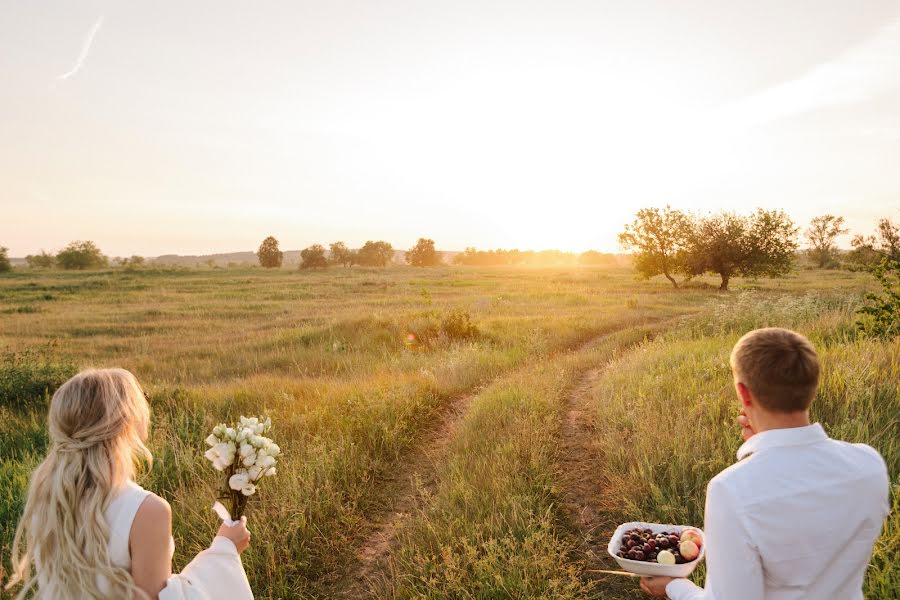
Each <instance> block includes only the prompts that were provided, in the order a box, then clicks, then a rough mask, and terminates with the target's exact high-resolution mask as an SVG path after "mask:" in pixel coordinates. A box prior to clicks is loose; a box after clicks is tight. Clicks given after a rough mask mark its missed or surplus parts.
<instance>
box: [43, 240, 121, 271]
mask: <svg viewBox="0 0 900 600" xmlns="http://www.w3.org/2000/svg"><path fill="white" fill-rule="evenodd" d="M56 263H57V264H58V265H59V266H61V267H62V268H63V269H67V270H78V271H83V270H85V269H102V268H103V267H105V266H107V265H108V264H109V260H108V259H107V258H106V256H104V255H103V253H102V252H100V248H98V247H97V246H96V244H94V242H71V243H70V244H69V245H68V246H66V247H65V248H63V249H62V250H60V251H59V252H58V253H57V254H56Z"/></svg>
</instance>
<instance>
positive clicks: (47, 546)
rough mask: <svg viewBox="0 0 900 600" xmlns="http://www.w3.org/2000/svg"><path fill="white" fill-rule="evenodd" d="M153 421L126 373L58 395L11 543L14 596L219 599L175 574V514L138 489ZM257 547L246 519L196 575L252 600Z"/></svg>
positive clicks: (84, 381) (90, 376)
mask: <svg viewBox="0 0 900 600" xmlns="http://www.w3.org/2000/svg"><path fill="white" fill-rule="evenodd" d="M149 424H150V408H149V406H148V404H147V400H146V398H145V397H144V394H143V392H142V391H141V388H140V385H139V384H138V382H137V380H136V379H135V377H134V375H132V374H131V373H129V372H128V371H126V370H124V369H102V370H87V371H82V372H81V373H79V374H78V375H76V376H74V377H73V378H71V379H70V380H69V381H67V382H66V383H64V384H63V385H62V386H61V387H60V388H59V390H57V392H56V393H55V394H54V395H53V399H52V401H51V402H50V416H49V430H50V449H49V452H48V454H47V457H46V458H45V459H44V461H43V462H42V463H41V464H40V465H39V466H38V467H37V469H35V471H34V473H33V474H32V477H31V483H30V486H29V489H28V498H27V501H26V504H25V511H24V514H23V515H22V519H21V521H20V522H19V527H18V530H17V531H16V537H15V542H14V543H13V549H12V564H13V573H12V577H11V578H10V581H9V583H8V585H7V589H12V588H13V587H15V586H19V585H21V588H22V589H21V590H20V591H19V594H18V596H17V597H18V598H20V599H22V598H25V597H35V598H41V599H45V598H46V599H54V600H68V599H73V600H74V599H76V598H77V599H83V598H97V599H107V598H109V599H113V598H115V599H123V598H124V599H131V598H135V599H146V598H149V599H154V600H155V599H156V598H160V597H166V598H179V597H201V598H202V597H207V596H212V594H211V593H205V592H204V591H203V589H202V588H203V586H204V585H205V583H204V582H203V581H196V579H198V577H196V576H195V577H193V578H190V580H189V579H185V578H181V576H180V575H179V576H175V577H173V576H172V554H173V552H174V549H175V544H174V540H173V539H172V511H171V509H170V507H169V505H168V504H167V503H166V501H165V500H163V499H162V498H160V497H159V496H157V495H155V494H153V493H152V492H149V491H147V490H144V489H143V488H141V487H140V486H138V485H137V484H136V483H134V480H133V479H134V473H135V466H136V464H137V463H139V462H140V461H142V460H143V461H146V462H148V463H149V461H150V460H151V459H152V457H151V455H150V451H149V450H148V449H147V447H146V446H145V445H144V444H145V442H146V441H147V433H148V427H149ZM249 543H250V533H249V532H248V531H247V528H246V522H245V521H242V522H241V523H238V524H237V525H235V526H233V527H229V526H226V525H222V527H220V528H219V532H218V535H217V537H216V538H215V539H214V541H213V545H212V546H211V548H210V550H207V551H205V552H204V553H201V555H204V554H206V555H207V556H198V558H197V559H195V561H194V562H193V563H192V565H194V563H198V564H199V568H196V569H194V571H195V575H197V574H199V575H200V577H199V579H201V580H202V579H203V578H204V577H206V578H208V579H213V580H215V582H218V583H219V584H220V585H222V584H223V582H226V583H228V585H230V586H231V588H230V589H231V591H232V592H238V591H245V592H246V593H242V594H241V593H234V594H229V596H228V597H239V598H242V597H248V596H249V597H252V594H250V588H249V585H247V583H246V575H245V574H244V572H243V567H242V566H241V564H240V558H239V556H238V554H239V553H241V552H243V551H244V550H245V549H246V548H247V546H248V545H249ZM195 566H196V565H195ZM32 567H33V569H32ZM190 568H191V567H190V566H189V569H190ZM32 570H33V572H32ZM187 572H188V569H186V570H185V573H187ZM179 578H181V580H179ZM215 582H214V583H213V585H212V587H213V588H214V589H221V587H219V588H216V583H215ZM167 587H168V588H170V589H169V591H168V592H167V594H161V592H163V591H164V589H166V588H167ZM173 589H174V590H177V593H172V591H171V590H173ZM190 589H194V593H188V592H187V591H188V590H190ZM198 590H199V591H198Z"/></svg>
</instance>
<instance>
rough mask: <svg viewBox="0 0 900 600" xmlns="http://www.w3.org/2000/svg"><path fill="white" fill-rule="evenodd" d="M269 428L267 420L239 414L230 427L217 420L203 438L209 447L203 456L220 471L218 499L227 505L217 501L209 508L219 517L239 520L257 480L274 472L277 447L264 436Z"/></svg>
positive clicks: (270, 421)
mask: <svg viewBox="0 0 900 600" xmlns="http://www.w3.org/2000/svg"><path fill="white" fill-rule="evenodd" d="M271 428H272V420H271V419H268V418H267V419H265V420H263V419H261V418H259V417H249V418H248V417H243V416H242V417H241V419H240V421H239V422H238V424H237V425H236V426H234V427H228V426H227V425H225V424H224V423H219V424H218V425H216V426H215V427H214V428H213V431H212V433H211V434H210V435H209V437H207V438H206V443H207V444H208V445H209V446H210V448H209V450H207V451H206V454H205V455H204V456H206V458H208V459H209V461H210V462H211V463H212V466H213V467H214V468H215V469H216V470H217V471H221V472H222V473H223V474H224V476H223V480H222V487H221V489H220V491H221V494H220V495H219V499H220V500H224V501H225V502H226V503H227V504H228V507H227V508H226V507H224V506H222V505H221V504H220V503H219V502H217V503H216V506H214V507H213V509H214V510H216V512H218V513H219V516H220V517H222V519H223V520H229V519H233V520H235V521H237V520H240V518H241V516H242V515H243V514H244V509H245V508H246V506H247V501H248V500H250V496H252V495H253V494H255V493H256V486H257V484H258V483H259V481H260V480H261V479H262V478H263V477H271V476H273V475H275V464H276V463H277V462H278V461H277V460H276V459H277V458H278V456H279V455H280V454H281V448H279V447H278V444H276V443H275V442H273V441H272V440H271V439H269V438H267V437H265V435H264V434H266V433H268V432H269V430H270V429H271ZM223 510H224V511H227V514H224V515H223V514H222V511H223Z"/></svg>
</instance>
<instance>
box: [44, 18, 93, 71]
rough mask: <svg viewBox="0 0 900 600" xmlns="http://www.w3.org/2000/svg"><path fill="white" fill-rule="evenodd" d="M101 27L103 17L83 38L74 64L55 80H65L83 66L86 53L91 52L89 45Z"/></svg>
mask: <svg viewBox="0 0 900 600" xmlns="http://www.w3.org/2000/svg"><path fill="white" fill-rule="evenodd" d="M102 25H103V17H102V16H101V17H100V18H99V19H97V22H96V23H94V26H93V27H91V30H90V31H89V32H88V34H87V37H85V38H84V43H82V45H81V52H80V53H79V54H78V59H77V60H76V61H75V64H74V65H72V68H71V69H69V70H68V71H67V72H66V73H63V74H62V75H58V76H57V77H56V78H57V79H61V80H65V79H68V78H70V77H72V76H73V75H75V74H76V73H78V71H80V70H81V67H82V66H84V61H85V60H87V57H88V53H89V52H90V51H91V45H92V44H93V43H94V38H95V37H97V32H99V31H100V27H101V26H102Z"/></svg>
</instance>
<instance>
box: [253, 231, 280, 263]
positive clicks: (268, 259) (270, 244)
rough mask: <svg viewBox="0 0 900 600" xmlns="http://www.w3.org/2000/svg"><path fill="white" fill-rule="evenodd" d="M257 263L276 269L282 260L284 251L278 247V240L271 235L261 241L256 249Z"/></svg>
mask: <svg viewBox="0 0 900 600" xmlns="http://www.w3.org/2000/svg"><path fill="white" fill-rule="evenodd" d="M256 256H257V257H258V258H259V264H260V265H261V266H263V267H265V268H266V269H277V268H278V267H280V266H281V263H282V261H283V260H284V252H282V251H281V250H280V249H279V248H278V240H276V239H275V238H274V237H272V236H271V235H270V236H269V237H267V238H266V239H264V240H263V241H262V244H260V245H259V250H257V251H256Z"/></svg>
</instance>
